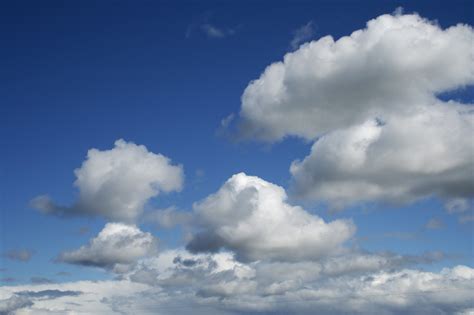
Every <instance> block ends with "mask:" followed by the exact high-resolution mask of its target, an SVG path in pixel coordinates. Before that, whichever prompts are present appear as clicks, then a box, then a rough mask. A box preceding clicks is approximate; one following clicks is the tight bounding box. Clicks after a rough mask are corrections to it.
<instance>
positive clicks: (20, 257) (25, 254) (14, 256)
mask: <svg viewBox="0 0 474 315" xmlns="http://www.w3.org/2000/svg"><path fill="white" fill-rule="evenodd" d="M33 254H34V251H32V250H28V249H12V250H9V251H7V252H6V253H4V254H3V257H5V258H8V259H10V260H16V261H22V262H27V261H29V260H30V259H31V257H32V256H33Z"/></svg>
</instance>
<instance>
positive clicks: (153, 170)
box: [32, 140, 184, 222]
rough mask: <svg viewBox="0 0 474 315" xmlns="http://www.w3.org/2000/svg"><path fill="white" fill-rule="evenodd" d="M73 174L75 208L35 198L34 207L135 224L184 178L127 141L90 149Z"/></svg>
mask: <svg viewBox="0 0 474 315" xmlns="http://www.w3.org/2000/svg"><path fill="white" fill-rule="evenodd" d="M74 173H75V175H76V178H77V179H76V181H75V182H74V185H75V186H76V187H77V188H78V189H79V199H78V200H77V202H76V203H75V204H74V205H73V206H71V207H64V206H59V205H56V204H55V203H54V202H52V201H51V200H50V199H49V197H47V196H39V197H37V198H35V199H34V200H33V201H32V204H33V206H34V207H36V208H38V209H40V210H41V211H43V212H45V213H51V214H55V215H60V216H69V215H100V216H103V217H105V218H106V219H108V220H111V221H121V222H134V221H135V220H136V219H137V217H138V216H139V215H141V213H142V211H143V206H144V205H145V203H146V202H147V201H148V200H149V199H150V198H152V197H155V196H157V195H158V194H159V193H160V192H171V191H179V190H181V188H182V185H183V177H184V175H183V170H182V167H181V166H176V165H172V164H171V161H170V159H168V158H167V157H165V156H163V155H161V154H155V153H153V152H149V151H148V150H147V148H146V147H145V146H143V145H136V144H134V143H132V142H126V141H124V140H117V141H116V142H115V148H113V149H111V150H105V151H100V150H97V149H91V150H89V152H88V153H87V159H86V160H85V161H84V163H83V164H82V166H81V167H80V168H78V169H76V170H75V171H74Z"/></svg>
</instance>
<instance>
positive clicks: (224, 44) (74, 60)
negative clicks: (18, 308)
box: [0, 1, 473, 282]
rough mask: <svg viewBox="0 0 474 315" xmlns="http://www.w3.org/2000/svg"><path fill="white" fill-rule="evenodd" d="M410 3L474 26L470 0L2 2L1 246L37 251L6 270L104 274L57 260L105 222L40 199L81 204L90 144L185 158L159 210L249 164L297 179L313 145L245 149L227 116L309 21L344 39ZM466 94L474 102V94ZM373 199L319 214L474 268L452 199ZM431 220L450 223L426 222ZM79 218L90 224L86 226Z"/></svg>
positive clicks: (13, 273) (379, 243) (199, 194)
mask: <svg viewBox="0 0 474 315" xmlns="http://www.w3.org/2000/svg"><path fill="white" fill-rule="evenodd" d="M447 3H449V10H447V9H446V4H447ZM398 6H402V7H403V8H404V9H405V12H413V11H415V12H418V13H419V14H420V15H421V16H423V17H426V18H429V19H436V20H437V21H438V22H439V24H440V25H441V26H443V27H447V26H451V25H454V24H457V23H460V22H461V23H468V24H471V25H472V24H473V16H472V3H470V2H469V1H449V2H446V1H418V2H411V1H410V2H403V1H365V2H364V3H363V5H361V3H360V2H357V1H312V2H290V1H287V2H278V3H277V2H275V1H271V2H269V1H252V2H251V1H246V2H227V1H216V2H204V1H202V2H201V1H199V2H198V1H190V2H180V3H174V2H171V1H139V2H136V1H77V2H73V1H68V2H64V1H11V2H8V1H3V2H2V3H1V4H0V21H1V22H0V23H1V29H0V32H1V42H2V45H1V49H0V60H1V63H2V66H1V71H0V80H1V88H0V106H1V107H0V108H1V115H0V117H1V118H0V119H1V133H0V139H1V143H2V148H3V154H2V156H1V169H0V170H1V178H2V181H1V210H2V216H1V222H0V231H1V236H0V237H1V242H0V251H1V252H5V251H7V250H10V249H18V248H26V249H31V250H34V251H35V254H34V256H33V258H32V260H31V261H29V262H15V261H10V260H7V259H5V258H2V259H1V260H0V267H1V268H6V269H7V270H5V271H3V272H2V277H13V278H16V279H18V281H19V282H28V281H29V279H30V277H32V276H43V277H48V278H51V279H53V280H56V281H62V280H65V279H63V278H59V277H57V276H55V273H56V272H58V271H61V270H67V271H70V272H71V273H72V274H73V276H72V277H73V278H74V279H76V278H77V279H84V278H86V279H95V278H102V277H105V276H106V275H105V274H102V273H99V272H96V271H93V270H90V269H83V268H79V267H72V266H66V265H61V264H56V263H53V262H52V259H54V257H55V256H56V255H57V254H58V253H59V252H60V251H61V250H65V249H73V248H77V247H78V246H80V245H82V244H84V243H86V242H87V240H88V239H89V238H90V237H92V236H93V235H95V234H96V232H97V231H99V230H100V229H101V228H102V226H103V224H104V221H103V220H101V219H74V220H61V219H57V218H53V217H48V216H43V215H41V214H39V213H38V212H36V211H35V210H33V209H31V208H30V207H29V205H28V203H29V201H30V200H31V199H32V198H33V197H35V196H37V195H39V194H46V193H47V194H49V195H51V196H52V197H53V198H54V199H55V200H58V201H60V202H63V203H68V202H71V201H72V200H73V199H74V195H75V193H76V192H75V190H74V188H73V186H72V183H73V181H74V174H73V170H74V169H75V168H77V167H79V166H80V165H81V163H82V161H83V160H84V158H85V155H86V153H87V150H88V149H90V148H99V149H109V148H111V147H112V146H113V142H114V141H115V140H116V139H119V138H124V139H125V140H127V141H133V142H135V143H137V144H144V145H146V146H147V147H148V149H149V150H150V151H152V152H156V153H162V154H164V155H166V156H168V157H170V158H171V159H172V160H173V161H174V162H177V163H180V164H183V166H184V170H185V174H186V182H185V189H184V191H183V192H182V193H174V194H171V195H169V196H166V197H164V198H160V200H159V201H156V204H157V205H158V206H169V205H177V206H178V207H179V208H181V209H184V210H189V209H190V207H191V205H192V203H193V202H194V201H197V200H199V199H202V198H204V197H205V196H207V195H208V194H209V193H211V192H213V191H215V190H216V189H217V188H218V187H219V186H220V185H221V183H222V182H223V181H225V180H226V179H227V178H228V177H229V176H231V175H232V174H234V173H236V172H240V171H245V172H247V173H249V174H252V175H257V176H259V177H262V178H264V179H266V180H268V181H271V182H274V183H277V184H279V185H282V186H284V187H287V186H288V182H289V179H290V175H289V172H288V168H289V165H290V163H291V161H293V160H294V159H297V158H302V157H304V156H306V155H307V153H308V152H309V147H310V144H309V143H304V142H303V141H301V140H296V139H289V140H285V141H284V142H283V143H278V144H274V145H272V146H269V145H265V144H261V143H238V144H235V143H232V142H231V141H229V140H228V139H226V138H225V137H220V136H218V132H217V131H218V128H219V124H220V121H221V119H223V118H225V117H226V116H227V115H229V114H231V113H236V112H238V110H239V107H240V96H241V94H242V92H243V90H244V89H245V87H246V86H247V84H248V83H249V81H250V80H252V79H256V78H258V76H259V75H260V73H261V72H262V71H263V70H264V69H265V67H266V66H267V65H269V64H271V63H272V62H275V61H278V60H281V58H282V57H283V55H284V54H285V53H286V52H288V51H290V50H291V46H290V41H291V39H292V36H293V32H294V31H295V30H296V29H297V28H299V27H301V26H302V25H304V24H306V23H307V22H309V21H313V23H314V26H315V30H316V34H315V38H319V37H321V36H324V35H328V34H331V35H332V36H334V37H336V38H338V37H340V36H343V35H348V34H350V33H351V32H352V31H354V30H356V29H360V28H363V27H364V26H365V23H366V22H367V21H368V20H369V19H371V18H375V17H377V16H378V15H381V14H384V13H391V12H393V11H394V10H395V8H397V7H398ZM203 23H209V24H212V25H214V26H216V27H218V28H220V29H224V30H225V29H233V30H235V34H233V35H231V36H227V37H225V38H220V39H219V38H208V37H207V36H206V35H205V34H204V33H203V32H202V31H201V30H200V29H199V25H201V24H203ZM455 96H456V97H458V98H461V99H464V100H470V101H472V89H469V90H467V91H464V92H463V93H461V94H456V95H455ZM196 172H202V173H203V174H204V175H203V176H201V177H199V176H197V175H196ZM367 207H368V208H369V209H366V208H361V207H358V208H353V209H348V210H347V211H345V212H342V213H338V214H329V213H327V212H326V211H324V209H323V208H321V207H318V206H314V207H313V210H314V211H316V212H318V213H319V214H320V215H321V216H323V217H324V218H334V217H352V218H353V219H354V222H355V223H356V225H357V226H358V233H357V235H358V236H359V237H361V241H360V243H359V244H358V245H359V246H361V247H363V248H365V249H368V250H390V251H395V252H399V253H408V254H410V253H421V252H424V251H430V250H441V251H444V252H446V253H448V254H452V255H454V256H455V258H454V259H452V260H447V261H444V262H442V264H441V265H440V266H444V265H453V264H456V263H464V264H468V265H470V266H472V257H473V256H472V244H473V239H472V233H471V229H472V225H470V224H467V225H462V226H460V225H459V224H458V223H457V219H456V218H455V217H453V216H449V215H447V214H445V211H444V210H443V207H442V203H441V202H440V201H438V200H427V201H423V202H419V203H416V204H414V205H411V206H408V207H390V209H385V208H388V207H385V206H380V205H379V206H377V207H375V206H367ZM394 208H395V209H394ZM432 217H438V218H441V219H442V220H443V221H444V222H445V224H446V227H445V228H444V229H441V230H435V231H426V230H424V229H423V226H424V224H425V223H426V221H427V220H428V219H429V218H432ZM81 227H88V228H90V231H89V232H87V233H85V234H80V233H79V230H80V228H81ZM387 230H388V231H392V232H393V235H386V232H387ZM155 233H156V234H157V235H158V236H159V237H161V238H162V239H163V240H164V242H165V243H168V244H169V245H168V246H172V245H174V244H179V243H180V240H179V239H177V233H174V231H171V232H156V231H155ZM397 235H398V236H397ZM164 246H166V245H164ZM440 266H436V267H440ZM73 278H68V279H67V280H69V279H73Z"/></svg>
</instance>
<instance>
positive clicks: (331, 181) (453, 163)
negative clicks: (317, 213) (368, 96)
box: [290, 104, 474, 203]
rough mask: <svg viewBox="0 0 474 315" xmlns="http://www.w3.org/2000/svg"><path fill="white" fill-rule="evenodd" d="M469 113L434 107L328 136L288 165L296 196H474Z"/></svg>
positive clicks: (473, 126)
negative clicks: (307, 153) (300, 158)
mask: <svg viewBox="0 0 474 315" xmlns="http://www.w3.org/2000/svg"><path fill="white" fill-rule="evenodd" d="M448 106H449V107H448ZM468 111H469V109H467V108H464V106H461V105H456V104H449V105H443V104H433V105H432V107H431V108H429V110H420V111H417V112H413V113H412V114H411V116H409V117H404V116H403V117H395V116H392V117H391V119H390V120H388V121H387V122H380V121H377V120H375V119H374V120H369V121H367V122H365V123H363V124H361V125H356V126H353V127H349V128H345V129H340V130H337V131H334V132H331V133H329V134H327V135H325V136H323V137H321V139H319V140H318V141H317V142H316V143H314V145H313V146H312V148H311V153H310V154H309V156H307V157H306V158H305V159H304V160H303V161H294V162H293V163H292V165H291V168H290V171H291V174H292V175H293V180H294V185H293V188H294V191H295V192H296V194H298V195H300V196H303V197H305V198H310V199H314V200H325V201H330V202H333V203H351V202H357V201H367V200H389V201H393V202H410V201H413V200H416V199H419V198H423V197H428V196H431V195H437V196H440V197H444V198H447V199H450V198H459V197H464V198H469V197H472V196H474V178H473V177H472V176H471V174H472V171H471V170H472V167H473V166H474V165H473V161H474V143H473V142H472V140H471V137H470V135H472V133H473V131H474V116H473V115H472V114H471V113H469V112H468Z"/></svg>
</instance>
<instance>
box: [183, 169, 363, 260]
mask: <svg viewBox="0 0 474 315" xmlns="http://www.w3.org/2000/svg"><path fill="white" fill-rule="evenodd" d="M286 199H287V196H286V192H285V190H284V189H283V188H282V187H279V186H277V185H274V184H272V183H269V182H266V181H264V180H262V179H261V178H258V177H255V176H247V175H246V174H244V173H239V174H236V175H234V176H232V177H231V178H230V179H229V180H227V182H226V183H225V184H224V185H223V186H222V187H221V188H220V189H219V191H217V192H216V193H215V194H212V195H210V196H209V197H207V198H206V199H205V200H203V201H201V202H199V203H196V204H195V205H194V209H195V212H196V217H197V219H198V220H199V223H200V225H201V227H202V231H200V232H199V233H197V234H196V235H194V238H193V239H192V240H191V242H190V243H189V244H188V248H189V249H190V250H191V251H195V252H199V251H217V250H218V249H219V248H226V249H230V250H232V251H234V252H235V253H236V254H237V257H239V259H241V260H244V261H247V260H258V259H276V260H301V259H317V258H319V257H322V256H325V255H328V254H331V253H333V252H337V251H338V250H340V248H341V244H342V243H343V242H344V241H346V240H348V239H349V238H350V237H351V236H352V235H353V233H354V232H355V226H354V225H353V224H352V223H351V222H350V221H344V220H336V221H333V222H325V221H324V220H323V219H321V218H319V217H318V216H316V215H312V214H310V213H308V212H306V211H305V210H304V209H303V208H301V207H299V206H292V205H290V204H288V203H287V201H286Z"/></svg>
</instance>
